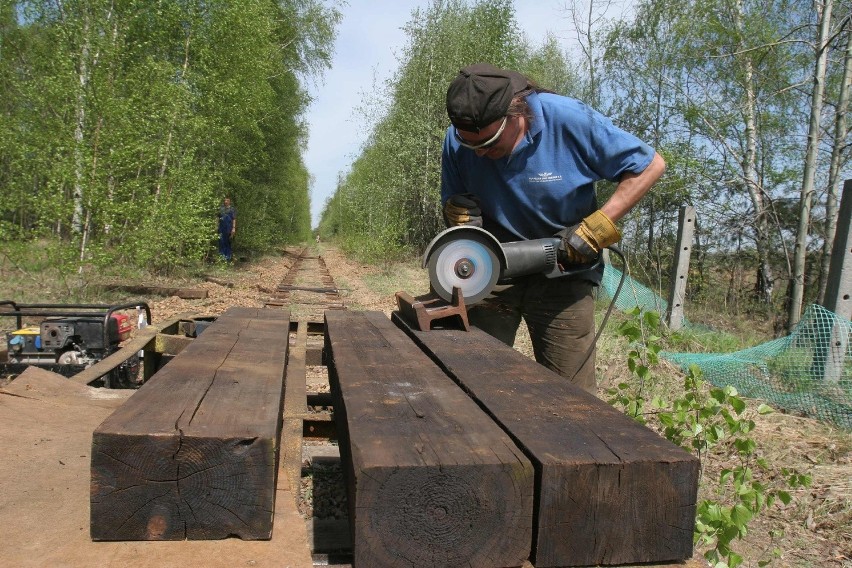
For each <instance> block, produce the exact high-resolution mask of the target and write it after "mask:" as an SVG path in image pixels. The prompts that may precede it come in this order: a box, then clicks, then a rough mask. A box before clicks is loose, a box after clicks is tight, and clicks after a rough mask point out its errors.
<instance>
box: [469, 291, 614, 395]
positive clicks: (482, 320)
mask: <svg viewBox="0 0 852 568" xmlns="http://www.w3.org/2000/svg"><path fill="white" fill-rule="evenodd" d="M593 289H594V284H592V283H591V282H589V281H587V280H568V279H560V278H546V277H545V276H543V275H533V276H527V277H523V278H519V279H517V280H516V281H513V283H512V284H509V285H499V286H496V287H495V288H494V290H493V291H492V293H491V294H490V295H489V296H487V297H486V298H485V299H483V300H482V301H481V302H480V303H478V304H476V305H474V306H472V307H471V308H470V310H468V319H469V321H470V324H471V325H474V326H476V327H478V328H480V329H481V330H483V331H485V332H486V333H488V334H489V335H493V336H494V337H496V338H497V339H499V340H500V341H502V342H503V343H505V344H506V345H509V346H513V345H514V343H515V335H516V333H517V331H518V327H519V326H520V324H521V318H523V320H524V321H525V322H526V324H527V328H528V329H529V332H530V339H531V340H532V346H533V352H534V354H535V360H536V361H537V362H539V363H541V364H542V365H544V366H545V367H547V368H548V369H551V370H552V371H555V372H557V373H559V374H560V375H562V376H563V377H566V378H568V379H569V380H570V381H571V382H573V383H574V384H576V385H577V386H579V387H581V388H584V389H586V390H587V391H589V392H590V393H592V394H595V393H596V392H597V383H596V381H595V351H594V347H593V344H594V340H595V299H594V296H593V294H592V291H593ZM589 349H591V353H590V352H589ZM587 355H588V358H586V357H587ZM584 360H585V361H584Z"/></svg>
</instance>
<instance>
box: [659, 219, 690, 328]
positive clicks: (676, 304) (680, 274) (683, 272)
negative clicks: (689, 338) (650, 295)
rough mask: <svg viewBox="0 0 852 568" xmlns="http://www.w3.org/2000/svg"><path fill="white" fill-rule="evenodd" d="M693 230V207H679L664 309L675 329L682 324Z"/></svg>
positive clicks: (670, 326) (670, 325) (667, 318)
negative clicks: (675, 239) (675, 240)
mask: <svg viewBox="0 0 852 568" xmlns="http://www.w3.org/2000/svg"><path fill="white" fill-rule="evenodd" d="M694 231H695V207H692V206H691V205H684V206H683V207H681V208H680V215H679V217H678V227H677V242H676V244H675V246H676V249H675V254H674V264H673V265H672V272H671V284H670V285H669V305H668V308H667V309H666V324H667V325H668V326H669V329H673V330H677V329H680V328H681V327H682V326H683V300H684V297H685V296H686V277H687V275H688V274H689V257H690V254H692V238H693V233H694Z"/></svg>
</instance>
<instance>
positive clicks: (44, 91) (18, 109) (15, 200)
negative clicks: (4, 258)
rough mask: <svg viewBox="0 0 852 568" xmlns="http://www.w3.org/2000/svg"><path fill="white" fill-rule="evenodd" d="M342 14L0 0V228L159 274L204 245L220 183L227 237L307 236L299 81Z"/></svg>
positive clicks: (301, 1)
mask: <svg viewBox="0 0 852 568" xmlns="http://www.w3.org/2000/svg"><path fill="white" fill-rule="evenodd" d="M16 13H17V14H18V17H16V16H15V14H16ZM339 19H340V15H339V13H338V12H337V11H336V10H335V9H327V8H325V7H324V6H323V5H322V4H321V3H320V2H318V1H314V0H287V1H283V2H278V1H274V0H240V1H238V2H228V1H224V0H214V1H212V2H201V3H199V2H189V3H187V2H180V1H176V0H165V1H162V2H156V3H151V2H144V1H142V0H120V1H117V2H113V1H110V2H107V1H106V0H94V1H91V0H85V1H83V0H70V1H67V2H62V3H54V2H11V1H9V0H4V1H3V2H2V3H0V33H2V36H0V49H2V52H0V53H2V57H0V100H2V103H0V105H2V108H3V111H4V118H5V120H3V121H0V156H2V158H0V185H2V186H3V187H4V191H3V192H0V228H2V233H0V238H2V239H19V238H32V237H33V236H47V235H52V236H58V237H60V238H62V239H63V240H64V241H65V242H68V243H72V242H76V243H77V246H78V247H79V251H80V253H81V255H80V262H95V263H106V262H114V261H121V262H130V263H138V264H140V265H144V266H151V267H154V268H156V269H158V270H161V271H162V270H166V271H168V270H172V269H174V268H175V267H177V266H179V265H182V264H187V263H193V262H198V261H200V260H202V259H203V258H204V257H205V255H206V254H207V253H208V251H209V250H210V249H211V247H213V246H215V240H216V212H217V208H218V205H219V203H220V202H221V199H222V197H223V196H225V195H228V196H230V197H231V198H232V199H233V201H234V202H235V204H236V205H237V207H238V210H239V215H240V220H241V222H240V224H239V226H240V232H239V239H238V240H237V242H236V247H237V248H238V249H242V250H245V251H248V250H263V249H264V248H268V247H272V246H276V245H280V244H282V243H287V242H294V241H299V240H303V239H305V238H307V237H308V236H309V234H310V217H309V216H310V203H309V197H308V182H309V175H308V172H307V170H306V168H305V166H304V163H303V162H302V158H301V149H302V147H303V146H304V142H305V139H306V135H307V133H306V130H305V124H304V122H303V120H302V118H301V115H302V114H303V113H304V112H305V110H306V109H307V106H308V104H309V102H310V101H309V98H308V96H307V94H306V93H305V91H304V89H303V87H302V86H301V80H302V79H303V78H306V77H310V76H311V75H313V74H316V73H319V72H321V71H322V70H323V69H325V68H326V67H328V65H329V64H330V55H329V54H330V47H331V45H332V44H333V41H334V33H335V31H334V30H335V28H336V25H337V23H338V22H339ZM25 236H26V237H25Z"/></svg>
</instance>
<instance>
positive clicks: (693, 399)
mask: <svg viewBox="0 0 852 568" xmlns="http://www.w3.org/2000/svg"><path fill="white" fill-rule="evenodd" d="M631 316H632V317H631V318H630V319H628V320H627V321H625V322H623V323H622V324H621V325H620V326H619V329H618V334H619V335H620V336H621V337H623V338H624V339H625V340H626V341H627V342H628V343H629V345H630V348H629V351H628V355H627V368H628V369H629V371H630V373H631V375H632V376H633V378H634V379H635V381H630V382H628V381H625V382H623V383H621V384H619V385H617V386H616V387H615V388H612V389H610V390H609V392H608V394H609V397H610V398H609V402H610V403H611V404H613V405H614V406H616V407H618V408H621V409H623V410H624V412H625V413H626V414H627V415H628V416H631V417H633V418H634V419H636V420H637V421H639V422H641V423H643V424H644V423H646V421H647V420H648V418H649V417H653V418H654V419H655V420H656V421H657V424H658V425H659V427H660V428H661V429H662V434H663V435H664V436H665V437H666V438H667V439H668V440H670V441H672V442H674V443H675V444H678V445H679V446H681V447H683V448H684V449H686V450H688V451H691V452H694V453H695V454H696V455H697V456H698V458H699V459H700V460H701V462H702V471H703V472H704V473H703V475H706V472H707V471H717V470H718V471H719V473H718V479H717V480H716V484H715V489H714V491H713V493H714V495H713V496H711V497H709V498H705V499H702V500H701V501H700V502H699V503H698V506H697V509H696V521H695V541H696V544H697V545H698V546H699V547H701V548H703V549H704V550H705V552H704V556H705V558H707V560H709V561H710V562H711V564H712V565H713V566H714V568H727V567H729V568H736V566H739V565H741V564H742V562H743V558H742V556H741V555H740V554H739V553H737V552H736V551H735V550H734V544H735V541H736V540H738V539H742V538H744V537H745V536H746V535H747V534H748V526H749V524H750V523H751V522H752V521H753V520H754V518H755V517H756V516H757V515H759V514H760V513H762V512H763V511H765V510H766V509H767V508H768V507H772V506H773V505H775V504H781V505H788V504H790V502H791V501H792V499H793V497H792V494H791V493H790V489H794V488H797V487H807V486H809V485H810V483H811V478H810V477H809V476H808V475H805V474H802V473H800V472H798V471H794V470H789V469H786V468H781V470H780V472H778V471H775V470H773V468H772V467H771V466H770V464H768V463H767V461H766V460H765V459H764V458H762V457H761V456H760V452H759V448H758V447H757V444H756V442H755V440H754V438H753V437H752V435H751V433H752V432H753V430H754V428H755V426H756V424H755V422H754V420H753V419H752V418H751V417H750V416H751V413H749V412H747V410H748V404H747V402H746V401H745V400H744V399H743V398H742V397H741V396H739V393H738V392H737V390H736V389H735V388H734V387H732V386H727V387H724V388H716V387H709V388H708V386H707V385H706V384H705V382H704V381H703V380H702V376H701V370H700V369H699V368H698V367H696V366H694V365H693V366H692V367H690V369H689V372H688V373H686V375H685V377H684V382H683V389H682V391H681V392H679V393H666V394H659V393H655V392H654V391H653V388H652V387H653V385H654V382H655V377H654V375H653V372H652V369H653V367H654V366H655V365H656V364H657V363H658V360H659V359H658V354H659V352H660V350H661V347H660V345H661V340H662V336H661V333H662V332H661V326H660V318H659V315H658V314H656V313H654V312H647V311H646V312H642V311H641V310H640V309H639V308H636V309H635V310H633V312H632V313H631ZM669 396H670V397H671V399H668V397H669ZM756 412H757V414H758V415H765V414H768V413H770V412H772V409H771V408H770V407H768V406H767V405H765V404H761V405H759V406H758V408H757V410H756ZM714 460H718V462H719V463H720V464H726V465H724V466H723V467H720V468H716V467H711V462H713V461H714ZM727 464H732V465H727ZM777 555H778V551H773V552H772V554H771V557H772V558H774V557H776V556H777ZM770 561H771V560H762V561H760V565H761V566H763V565H766V564H768V563H769V562H770Z"/></svg>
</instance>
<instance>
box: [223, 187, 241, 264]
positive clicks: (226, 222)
mask: <svg viewBox="0 0 852 568" xmlns="http://www.w3.org/2000/svg"><path fill="white" fill-rule="evenodd" d="M218 232H219V255H220V256H222V258H224V259H225V261H227V262H231V258H232V251H231V240H232V239H233V238H234V235H235V234H236V232H237V209H236V207H234V206H233V205H231V198H230V197H225V198H224V199H223V200H222V205H221V206H220V207H219V228H218Z"/></svg>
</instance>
